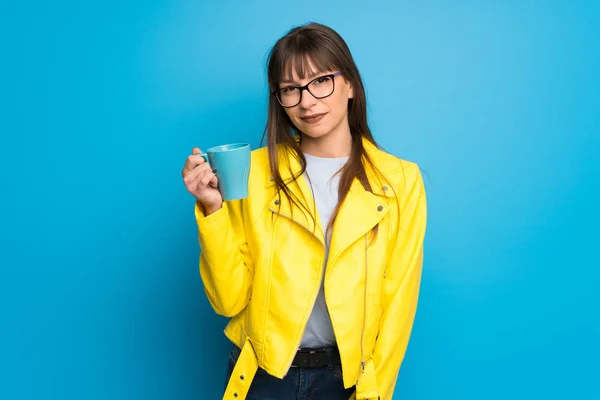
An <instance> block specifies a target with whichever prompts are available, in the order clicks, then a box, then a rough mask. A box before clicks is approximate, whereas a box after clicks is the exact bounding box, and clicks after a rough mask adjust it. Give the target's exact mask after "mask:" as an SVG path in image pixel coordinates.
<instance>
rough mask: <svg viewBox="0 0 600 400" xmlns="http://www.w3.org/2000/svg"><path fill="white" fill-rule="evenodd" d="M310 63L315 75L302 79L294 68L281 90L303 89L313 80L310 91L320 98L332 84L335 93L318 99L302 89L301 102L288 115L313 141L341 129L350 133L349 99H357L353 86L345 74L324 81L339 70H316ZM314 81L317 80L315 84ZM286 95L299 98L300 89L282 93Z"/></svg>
mask: <svg viewBox="0 0 600 400" xmlns="http://www.w3.org/2000/svg"><path fill="white" fill-rule="evenodd" d="M307 61H308V65H309V71H313V72H312V73H310V74H309V75H308V76H306V77H305V78H304V79H300V78H299V77H298V75H297V74H296V71H295V68H292V76H291V77H288V78H285V79H284V80H283V81H282V82H280V83H279V88H280V89H282V88H287V87H290V86H304V85H306V84H308V83H309V82H311V81H312V82H313V83H311V84H310V86H309V88H310V90H312V91H313V93H315V94H316V95H317V97H321V96H322V95H323V94H327V93H328V92H329V90H327V88H329V87H330V86H329V85H333V93H331V95H329V96H327V97H324V98H316V97H315V96H313V94H311V93H310V92H309V91H308V90H302V91H301V100H300V103H299V104H298V105H296V106H293V107H287V108H284V110H285V112H286V113H287V115H288V116H289V118H290V120H291V121H292V123H293V124H294V125H295V126H296V128H297V129H298V130H299V131H301V132H302V133H303V134H304V135H307V136H309V137H310V138H313V139H319V138H323V137H325V136H327V135H330V134H335V133H339V131H342V130H347V131H348V133H349V132H350V129H349V127H348V99H351V98H352V97H353V96H354V93H353V90H352V87H351V85H350V83H349V82H347V81H346V80H345V79H344V76H343V74H339V75H337V76H335V77H332V78H323V76H324V75H330V74H335V73H337V72H339V71H317V69H316V68H315V67H314V64H313V63H312V62H311V61H310V59H309V60H307ZM315 79H317V80H316V81H315ZM285 92H288V93H289V94H287V95H288V96H290V97H293V96H297V90H289V89H288V90H286V91H284V93H280V96H281V97H285V96H286V94H285ZM294 92H296V94H294ZM292 103H293V102H292Z"/></svg>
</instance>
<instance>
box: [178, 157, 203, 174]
mask: <svg viewBox="0 0 600 400" xmlns="http://www.w3.org/2000/svg"><path fill="white" fill-rule="evenodd" d="M205 162H206V161H205V160H204V157H200V156H198V155H190V156H188V157H187V159H186V160H185V164H184V165H183V170H182V171H181V173H182V175H183V174H185V172H187V171H191V170H192V169H194V168H196V167H197V166H198V165H202V164H204V163H205Z"/></svg>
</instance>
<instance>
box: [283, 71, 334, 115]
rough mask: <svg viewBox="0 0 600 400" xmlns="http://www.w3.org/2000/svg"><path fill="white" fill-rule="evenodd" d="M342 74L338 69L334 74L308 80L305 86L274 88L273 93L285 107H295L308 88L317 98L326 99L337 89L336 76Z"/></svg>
mask: <svg viewBox="0 0 600 400" xmlns="http://www.w3.org/2000/svg"><path fill="white" fill-rule="evenodd" d="M341 74H342V71H338V72H336V73H334V74H329V75H322V76H319V77H318V78H315V79H313V80H312V81H310V82H308V83H307V84H306V85H304V86H286V87H284V88H281V89H277V90H274V91H273V92H272V93H273V94H274V95H275V97H276V98H277V100H278V101H279V104H281V105H282V106H283V107H285V108H290V107H295V106H297V105H298V104H300V102H301V101H302V92H303V91H304V90H308V91H309V92H310V94H311V95H312V96H313V97H314V98H316V99H324V98H325V97H328V96H331V94H332V93H333V91H334V90H335V80H334V78H335V77H336V76H338V75H341Z"/></svg>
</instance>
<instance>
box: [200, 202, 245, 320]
mask: <svg viewBox="0 0 600 400" xmlns="http://www.w3.org/2000/svg"><path fill="white" fill-rule="evenodd" d="M195 215H196V224H197V225H198V243H199V244H200V250H201V253H200V277H201V278H202V282H203V284H204V292H205V293H206V296H207V298H208V301H209V302H210V304H211V306H212V307H213V309H214V310H215V312H216V313H217V314H220V315H223V316H225V317H233V316H235V315H237V314H238V313H239V312H240V311H242V310H243V309H244V308H245V307H246V305H247V304H248V300H249V299H250V293H251V291H252V280H253V275H254V269H253V265H252V260H251V258H250V254H249V251H248V244H247V242H246V235H245V233H244V225H243V222H242V210H241V201H232V202H224V203H223V207H222V208H221V209H219V210H218V211H216V212H214V213H212V214H210V215H208V216H206V214H205V212H204V208H203V207H202V206H201V205H200V204H199V203H198V202H196V206H195Z"/></svg>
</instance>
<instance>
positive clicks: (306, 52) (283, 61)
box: [270, 36, 340, 86]
mask: <svg viewBox="0 0 600 400" xmlns="http://www.w3.org/2000/svg"><path fill="white" fill-rule="evenodd" d="M294 39H295V40H290V41H289V42H288V43H281V46H280V47H279V48H278V49H277V50H276V51H274V53H273V58H272V60H271V61H272V65H271V66H272V69H271V71H270V72H271V74H270V75H271V84H272V85H273V86H277V85H278V84H279V82H281V81H292V80H293V76H294V72H295V73H296V76H298V77H299V78H300V79H305V78H306V77H310V76H314V75H318V74H319V73H325V72H327V71H334V70H336V69H338V68H339V67H340V60H336V59H335V55H334V54H335V52H333V51H331V50H330V49H329V46H327V45H326V44H325V43H319V42H318V41H314V40H308V38H303V37H301V36H297V37H296V38H294Z"/></svg>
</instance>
